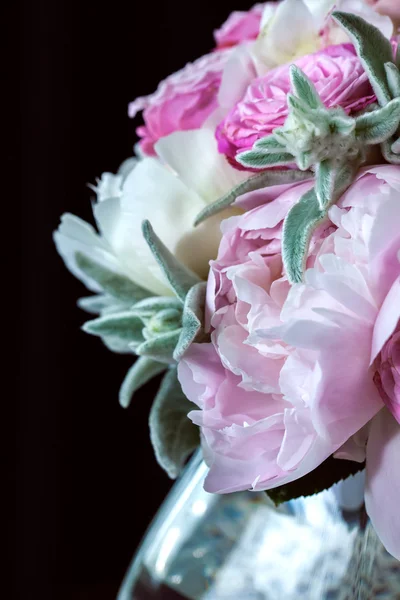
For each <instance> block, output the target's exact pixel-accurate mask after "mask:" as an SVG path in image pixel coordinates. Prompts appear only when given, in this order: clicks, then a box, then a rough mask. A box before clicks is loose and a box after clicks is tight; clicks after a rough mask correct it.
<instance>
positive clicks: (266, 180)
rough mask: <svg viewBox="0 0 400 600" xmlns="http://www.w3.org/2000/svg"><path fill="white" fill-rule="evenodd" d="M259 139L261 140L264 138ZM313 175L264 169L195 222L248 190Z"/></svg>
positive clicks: (296, 171)
mask: <svg viewBox="0 0 400 600" xmlns="http://www.w3.org/2000/svg"><path fill="white" fill-rule="evenodd" d="M269 137H270V136H269ZM263 139H265V138H263ZM259 141H260V142H261V141H262V140H259ZM257 143H258V142H257ZM312 177H313V173H312V172H311V171H298V170H297V169H274V170H273V171H272V170H271V171H263V172H262V173H258V174H257V175H254V176H253V177H250V178H249V179H246V181H243V182H242V183H240V184H239V185H238V186H236V187H235V188H233V189H232V190H231V191H230V192H228V193H227V194H226V195H225V196H222V198H219V200H217V201H216V202H213V203H212V204H209V205H208V206H206V207H205V208H204V209H203V210H202V211H201V212H200V213H199V214H198V216H197V217H196V221H195V223H194V224H195V225H199V224H200V223H202V222H203V221H205V220H206V219H208V218H209V217H212V216H213V215H215V214H217V213H219V212H221V211H222V210H224V209H225V208H227V207H228V206H231V204H233V203H234V202H235V201H236V199H237V198H238V197H239V196H243V194H247V193H248V192H254V191H255V190H260V189H262V188H266V187H271V186H274V185H284V184H286V183H297V182H298V181H305V180H306V179H311V178H312Z"/></svg>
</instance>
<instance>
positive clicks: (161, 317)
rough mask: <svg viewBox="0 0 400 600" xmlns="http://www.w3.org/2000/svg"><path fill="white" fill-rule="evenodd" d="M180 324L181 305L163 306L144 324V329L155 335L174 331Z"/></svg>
mask: <svg viewBox="0 0 400 600" xmlns="http://www.w3.org/2000/svg"><path fill="white" fill-rule="evenodd" d="M181 325H182V306H180V307H179V308H164V309H163V310H159V311H158V312H156V313H155V314H154V315H153V316H152V317H151V319H150V320H149V321H148V323H147V324H146V329H147V331H148V332H150V334H151V335H152V336H153V337H155V336H157V335H160V334H163V333H167V332H169V331H176V330H177V329H180V327H181Z"/></svg>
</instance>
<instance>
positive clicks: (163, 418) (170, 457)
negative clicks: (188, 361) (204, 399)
mask: <svg viewBox="0 0 400 600" xmlns="http://www.w3.org/2000/svg"><path fill="white" fill-rule="evenodd" d="M194 408H196V407H195V405H194V404H192V402H190V401H189V400H188V399H187V398H186V396H185V395H184V393H183V392H182V388H181V385H180V383H179V381H178V378H177V374H176V368H174V367H172V368H170V369H169V370H168V372H167V373H166V375H165V376H164V378H163V381H162V383H161V386H160V389H159V391H158V394H157V396H156V398H155V400H154V403H153V406H152V408H151V412H150V419H149V425H150V439H151V442H152V444H153V448H154V452H155V455H156V458H157V461H158V463H159V464H160V465H161V467H162V468H163V469H164V470H165V471H166V472H167V473H168V475H169V476H170V477H171V479H175V478H176V477H177V476H178V475H179V473H180V471H181V470H182V468H183V467H184V464H185V461H186V459H187V458H188V456H189V455H190V454H191V453H192V452H193V450H195V449H196V448H197V446H198V445H199V443H200V434H199V428H198V427H197V426H196V425H194V424H193V423H192V422H191V421H190V419H189V418H188V416H187V415H188V413H189V412H190V411H191V410H193V409H194Z"/></svg>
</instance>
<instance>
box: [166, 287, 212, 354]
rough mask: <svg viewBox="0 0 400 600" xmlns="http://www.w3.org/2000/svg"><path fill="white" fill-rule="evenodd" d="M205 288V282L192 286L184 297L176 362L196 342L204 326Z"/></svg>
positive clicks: (175, 352)
mask: <svg viewBox="0 0 400 600" xmlns="http://www.w3.org/2000/svg"><path fill="white" fill-rule="evenodd" d="M206 288H207V284H206V282H205V281H202V282H201V283H198V284H196V285H195V286H193V287H192V288H191V289H190V290H189V292H188V294H187V296H186V299H185V303H184V306H183V312H182V330H181V333H180V336H179V340H178V343H177V345H176V348H175V351H174V359H175V360H176V362H179V361H180V359H181V358H182V356H183V355H184V353H185V352H186V350H187V349H188V348H189V346H190V344H191V343H192V342H194V341H196V338H197V337H198V336H199V334H200V332H201V329H202V327H203V325H204V306H205V302H206ZM199 341H200V340H199Z"/></svg>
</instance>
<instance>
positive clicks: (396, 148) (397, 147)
mask: <svg viewBox="0 0 400 600" xmlns="http://www.w3.org/2000/svg"><path fill="white" fill-rule="evenodd" d="M391 151H392V152H393V153H394V154H400V138H399V139H398V140H396V141H395V142H393V144H392V147H391Z"/></svg>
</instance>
